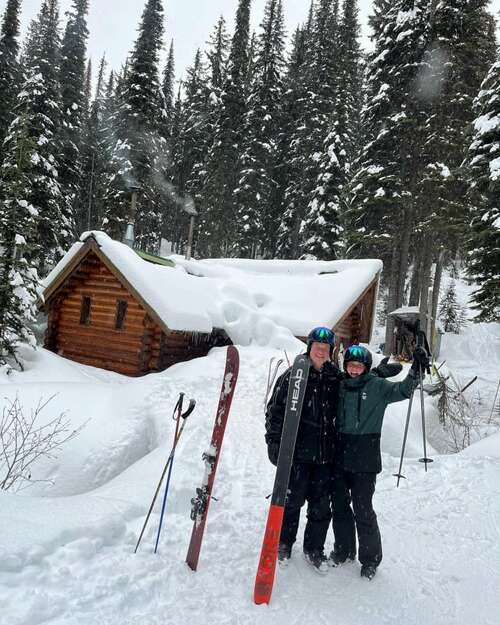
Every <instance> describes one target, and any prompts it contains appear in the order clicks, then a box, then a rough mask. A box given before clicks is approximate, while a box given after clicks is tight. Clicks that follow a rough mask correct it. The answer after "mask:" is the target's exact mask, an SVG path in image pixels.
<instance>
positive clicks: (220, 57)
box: [207, 15, 230, 98]
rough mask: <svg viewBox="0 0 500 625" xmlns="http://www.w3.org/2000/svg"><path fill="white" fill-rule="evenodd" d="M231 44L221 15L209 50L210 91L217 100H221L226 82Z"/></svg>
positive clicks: (209, 42) (211, 38) (212, 35)
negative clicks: (221, 93)
mask: <svg viewBox="0 0 500 625" xmlns="http://www.w3.org/2000/svg"><path fill="white" fill-rule="evenodd" d="M229 43H230V39H229V35H228V34H227V28H226V20H225V19H224V17H223V16H222V15H221V16H220V18H219V20H218V22H217V24H216V26H215V28H214V30H213V32H212V34H211V36H210V39H209V41H208V50H207V59H208V65H209V74H210V89H211V90H212V93H213V94H214V95H215V97H216V98H220V92H221V90H222V88H223V86H224V83H225V81H226V72H227V61H228V55H229ZM212 97H213V96H212Z"/></svg>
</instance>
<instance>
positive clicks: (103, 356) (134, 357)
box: [57, 341, 139, 365]
mask: <svg viewBox="0 0 500 625" xmlns="http://www.w3.org/2000/svg"><path fill="white" fill-rule="evenodd" d="M57 351H58V352H60V351H62V352H63V353H64V354H74V355H77V356H85V357H86V358H87V357H88V358H94V359H96V360H103V361H106V362H120V363H125V364H129V365H134V364H137V363H138V362H139V351H138V350H136V352H135V353H130V352H128V351H121V350H117V349H107V350H106V349H103V350H100V349H97V348H94V349H90V348H89V347H88V346H86V345H85V344H79V343H71V344H70V345H66V344H65V343H64V342H60V341H57Z"/></svg>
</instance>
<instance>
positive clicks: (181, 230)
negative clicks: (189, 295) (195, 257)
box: [169, 50, 212, 251]
mask: <svg viewBox="0 0 500 625" xmlns="http://www.w3.org/2000/svg"><path fill="white" fill-rule="evenodd" d="M184 90H185V98H184V101H183V103H182V108H181V109H180V111H179V113H180V117H179V118H178V119H177V120H176V124H177V125H176V142H175V145H174V152H173V170H172V182H173V185H174V191H175V194H174V197H173V200H174V213H173V216H172V219H171V223H170V224H169V226H170V228H171V230H172V236H171V237H170V240H172V241H173V242H174V243H175V244H176V246H177V248H178V249H179V251H180V250H181V249H182V248H183V243H184V242H185V241H186V239H187V234H188V223H189V217H188V215H187V213H186V212H185V211H184V208H185V207H186V205H187V204H190V203H191V202H193V201H194V202H195V204H196V205H198V198H199V197H200V193H201V186H202V182H201V176H200V173H201V171H202V169H203V166H204V163H205V159H206V157H207V153H208V150H209V145H210V140H211V132H212V127H211V124H210V122H211V117H210V90H209V84H208V77H207V68H206V66H205V64H204V63H203V60H202V54H201V51H200V50H198V51H197V52H196V56H195V59H194V63H193V65H192V67H190V68H189V69H188V70H187V78H186V82H185V85H184Z"/></svg>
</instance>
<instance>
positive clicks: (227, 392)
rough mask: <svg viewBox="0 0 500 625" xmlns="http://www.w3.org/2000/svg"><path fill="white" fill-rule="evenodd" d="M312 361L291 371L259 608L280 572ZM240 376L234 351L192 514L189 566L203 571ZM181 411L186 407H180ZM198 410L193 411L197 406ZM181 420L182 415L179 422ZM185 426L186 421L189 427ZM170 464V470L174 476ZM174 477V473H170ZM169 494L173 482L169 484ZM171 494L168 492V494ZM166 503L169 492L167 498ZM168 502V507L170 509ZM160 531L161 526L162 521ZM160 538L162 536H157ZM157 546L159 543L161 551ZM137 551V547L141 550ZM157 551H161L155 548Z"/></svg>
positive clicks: (302, 359) (257, 592) (300, 361)
mask: <svg viewBox="0 0 500 625" xmlns="http://www.w3.org/2000/svg"><path fill="white" fill-rule="evenodd" d="M309 366H310V361H309V358H308V357H307V356H306V355H305V354H302V355H300V356H298V357H297V358H296V359H295V361H294V363H293V367H292V371H291V375H290V381H289V388H288V396H287V402H286V410H285V419H284V423H283V432H282V437H281V444H280V450H279V455H278V462H277V468H276V477H275V480H274V487H273V494H272V498H271V506H270V509H269V513H268V517H267V523H266V529H265V532H264V540H263V544H262V550H261V555H260V560H259V566H258V570H257V576H256V580H255V589H254V601H255V603H257V604H261V603H269V601H270V599H271V594H272V589H273V583H274V577H275V572H276V563H277V559H278V546H279V538H280V533H281V526H282V523H283V514H284V506H285V499H286V494H287V489H288V482H289V480H290V471H291V467H292V461H293V454H294V450H295V442H296V439H297V431H298V427H299V422H300V415H301V412H302V405H303V402H304V396H305V389H306V386H307V378H308V376H309ZM238 372H239V355H238V350H237V349H236V348H235V347H234V346H229V347H228V350H227V356H226V366H225V371H224V377H223V381H222V388H221V393H220V398H219V404H218V407H217V413H216V417H215V424H214V428H213V432H212V439H211V442H210V448H209V450H208V451H207V452H205V453H204V454H203V460H204V462H205V475H204V477H203V481H202V484H201V487H200V488H197V489H196V497H194V498H193V499H192V500H191V503H192V510H191V518H192V520H193V529H192V532H191V540H190V543H189V548H188V552H187V556H186V562H187V564H188V566H189V567H190V568H191V569H192V570H193V571H196V569H197V567H198V561H199V557H200V550H201V544H202V540H203V535H204V532H205V525H206V521H207V515H208V509H209V505H210V500H211V499H212V490H213V485H214V481H215V474H216V471H217V465H218V462H219V458H220V453H221V448H222V442H223V439H224V432H225V430H226V424H227V420H228V417H229V411H230V408H231V403H232V399H233V395H234V389H235V387H236V382H237V379H238ZM181 406H182V402H181ZM193 407H194V406H193ZM180 416H182V415H181V414H180V412H179V417H178V419H179V420H180ZM184 423H185V422H184ZM184 423H183V424H182V428H181V429H180V431H178V430H177V428H176V434H175V437H174V446H173V449H172V452H171V455H170V457H169V461H168V462H167V465H166V467H165V469H164V473H163V474H162V478H161V480H160V484H159V485H158V488H157V491H156V493H155V496H154V498H153V502H152V504H151V507H150V510H149V512H148V516H147V517H146V522H145V524H144V527H143V529H142V532H141V535H140V537H139V541H138V543H137V546H139V543H140V540H141V538H142V535H143V533H144V529H145V526H146V524H147V521H148V519H149V515H150V514H151V510H152V508H153V505H154V503H155V501H156V497H157V495H158V492H159V489H160V486H161V482H162V480H163V477H164V475H165V472H166V470H167V467H168V466H169V462H170V463H171V460H173V454H174V452H175V447H176V445H177V441H178V439H179V436H180V433H181V432H182V429H183V426H184ZM171 466H172V465H171V464H170V471H171ZM169 478H170V472H169ZM167 490H168V481H167ZM166 492H167V491H166ZM165 498H166V493H165ZM165 498H164V505H165ZM164 505H163V510H162V517H163V511H164ZM160 529H161V521H160ZM158 537H159V533H158ZM157 546H158V538H157V542H156V547H157ZM136 550H137V547H136ZM155 551H156V548H155Z"/></svg>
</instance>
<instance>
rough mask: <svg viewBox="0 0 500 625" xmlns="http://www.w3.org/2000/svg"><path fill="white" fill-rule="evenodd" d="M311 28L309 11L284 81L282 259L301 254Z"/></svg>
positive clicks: (279, 177)
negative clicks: (307, 82)
mask: <svg viewBox="0 0 500 625" xmlns="http://www.w3.org/2000/svg"><path fill="white" fill-rule="evenodd" d="M311 7H312V5H311ZM311 31H312V10H311V11H310V16H309V21H308V23H307V25H306V26H304V27H303V28H298V29H297V30H296V32H295V35H294V42H293V47H292V51H291V55H290V59H289V61H288V67H287V73H286V76H285V81H284V95H283V104H282V110H283V114H282V124H281V128H280V134H279V137H278V158H277V162H278V167H277V169H276V172H275V177H276V181H277V199H276V204H277V205H278V206H279V207H280V212H281V214H282V218H281V222H280V226H279V230H278V237H279V239H278V255H279V256H280V257H282V258H298V256H299V253H300V251H299V250H300V228H301V225H302V220H303V216H304V213H305V203H306V194H305V191H304V189H303V188H302V177H303V167H304V155H303V151H302V146H303V143H304V141H305V139H306V135H307V132H308V129H309V126H308V123H307V116H306V111H307V106H308V99H309V89H308V87H307V84H306V76H307V73H308V71H309V51H310V46H311Z"/></svg>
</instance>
